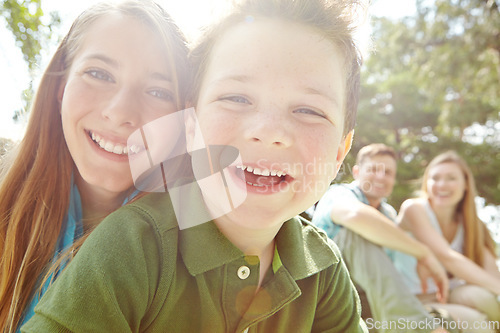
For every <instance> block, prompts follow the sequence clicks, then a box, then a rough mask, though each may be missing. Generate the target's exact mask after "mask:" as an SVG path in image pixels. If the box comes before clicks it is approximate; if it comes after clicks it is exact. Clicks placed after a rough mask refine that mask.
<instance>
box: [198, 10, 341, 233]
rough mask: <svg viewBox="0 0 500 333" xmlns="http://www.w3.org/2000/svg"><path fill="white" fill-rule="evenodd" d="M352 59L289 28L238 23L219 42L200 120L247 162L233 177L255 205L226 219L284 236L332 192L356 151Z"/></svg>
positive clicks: (210, 135) (206, 133)
mask: <svg viewBox="0 0 500 333" xmlns="http://www.w3.org/2000/svg"><path fill="white" fill-rule="evenodd" d="M344 60H345V58H344V56H343V55H342V52H341V51H340V50H339V49H338V48H337V47H336V46H335V45H333V43H331V42H330V41H328V40H326V39H325V38H323V37H322V36H321V35H320V34H318V33H317V32H316V31H314V30H312V29H309V28H307V27H305V26H302V25H298V24H294V23H289V22H286V21H281V20H264V21H254V22H253V23H248V24H240V25H237V26H235V27H232V28H231V29H229V30H228V31H227V32H225V33H224V35H223V36H221V37H220V38H219V40H218V42H217V43H216V45H215V46H214V47H213V48H212V51H211V55H210V59H209V63H208V65H207V70H206V73H205V75H204V77H203V79H202V82H201V88H200V93H199V98H198V104H197V106H196V112H197V116H198V121H199V123H200V127H201V132H202V135H203V138H204V140H205V143H206V144H217V145H229V146H234V147H236V148H237V149H238V150H239V152H240V154H241V158H242V164H241V165H237V166H233V167H232V168H231V167H230V168H229V174H230V176H231V179H232V181H234V183H235V184H236V185H237V186H240V187H242V188H245V189H246V192H247V198H246V200H245V201H244V203H243V204H242V205H240V206H239V207H237V208H236V209H234V210H233V211H232V212H231V213H229V214H228V215H227V216H225V217H224V219H228V221H230V222H231V223H233V224H234V223H236V224H239V225H241V226H242V227H246V228H262V227H266V226H270V225H271V226H274V227H275V228H278V227H279V226H281V223H282V222H283V221H285V220H287V219H289V218H291V217H292V216H294V215H296V214H298V213H300V212H301V211H303V210H305V209H307V208H308V207H310V206H311V205H312V204H314V202H316V201H317V200H318V199H319V198H320V197H321V195H322V194H323V193H324V192H325V191H326V190H327V188H328V186H329V184H330V182H331V180H333V178H334V177H335V175H336V173H337V171H338V168H339V167H340V164H341V163H342V161H343V159H344V157H345V154H346V153H347V151H348V148H349V144H350V140H349V139H348V140H347V144H346V140H344V139H343V137H342V133H343V123H344V105H345V98H346V88H345V85H346V74H345V64H344ZM193 162H194V163H196V161H193ZM241 169H243V170H244V172H241V171H240V172H237V170H241ZM208 199H210V198H208Z"/></svg>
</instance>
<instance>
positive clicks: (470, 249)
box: [422, 151, 496, 266]
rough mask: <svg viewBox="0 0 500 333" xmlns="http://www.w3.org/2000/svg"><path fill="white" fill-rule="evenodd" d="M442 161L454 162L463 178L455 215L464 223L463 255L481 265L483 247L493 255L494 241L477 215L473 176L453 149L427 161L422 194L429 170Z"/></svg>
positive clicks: (426, 192)
mask: <svg viewBox="0 0 500 333" xmlns="http://www.w3.org/2000/svg"><path fill="white" fill-rule="evenodd" d="M442 163H455V164H456V165H457V166H458V167H459V168H460V170H462V173H463V175H464V178H465V191H464V196H463V198H462V200H461V201H460V202H459V203H458V205H457V208H456V209H457V215H458V216H460V217H461V218H462V221H463V225H464V234H465V236H464V238H465V239H464V255H465V256H466V257H467V258H469V259H470V260H472V261H474V262H475V263H476V264H478V265H480V266H482V265H483V261H484V248H485V247H486V248H487V249H488V250H489V251H491V253H492V254H493V256H496V254H495V247H496V244H495V241H494V240H493V238H492V237H491V234H490V233H489V231H488V228H487V227H486V225H485V224H484V223H483V222H482V221H481V220H480V219H479V217H478V216H477V210H476V202H475V198H476V196H477V190H476V184H475V181H474V176H473V174H472V171H471V170H470V168H469V166H468V165H467V163H466V162H465V161H464V159H463V158H461V157H460V156H459V155H458V154H457V153H456V152H454V151H447V152H444V153H442V154H439V155H438V156H436V157H435V158H434V159H432V161H431V162H430V163H429V165H428V166H427V168H426V169H425V172H424V177H423V180H422V194H423V195H425V196H426V197H428V188H427V180H428V178H429V170H430V169H431V168H433V167H434V166H436V165H438V164H442Z"/></svg>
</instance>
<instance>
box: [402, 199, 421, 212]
mask: <svg viewBox="0 0 500 333" xmlns="http://www.w3.org/2000/svg"><path fill="white" fill-rule="evenodd" d="M426 205H427V199H425V198H411V199H406V200H405V201H404V202H403V203H402V204H401V211H402V212H404V211H408V210H417V211H420V210H422V209H425V207H426Z"/></svg>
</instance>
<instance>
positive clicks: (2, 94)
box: [0, 0, 415, 140]
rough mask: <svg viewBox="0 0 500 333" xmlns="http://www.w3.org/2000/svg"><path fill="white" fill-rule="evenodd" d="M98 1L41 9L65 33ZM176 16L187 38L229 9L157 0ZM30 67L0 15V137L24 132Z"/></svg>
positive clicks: (393, 9)
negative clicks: (56, 18) (19, 116)
mask: <svg viewBox="0 0 500 333" xmlns="http://www.w3.org/2000/svg"><path fill="white" fill-rule="evenodd" d="M96 2H98V0H87V1H77V0H42V1H41V3H42V9H43V11H44V13H46V14H48V13H49V12H51V11H58V12H59V14H60V17H61V19H62V23H61V27H60V29H59V30H58V31H57V33H58V34H59V35H60V36H63V35H64V34H65V33H66V32H67V31H68V30H69V27H70V25H71V23H72V22H73V20H74V19H75V18H76V16H77V15H78V14H79V13H80V12H81V11H83V10H84V9H85V8H87V7H88V6H90V5H91V4H93V3H96ZM157 2H158V3H159V4H161V5H162V6H163V7H164V8H165V9H166V10H167V11H168V12H169V13H170V14H171V15H172V17H173V18H174V20H175V21H176V22H177V24H178V25H179V26H180V27H181V29H182V30H183V31H184V33H185V34H186V36H187V37H188V39H192V38H195V37H196V33H197V31H198V30H199V28H200V27H202V26H203V25H206V24H209V23H210V22H211V20H213V19H214V18H216V17H217V16H218V15H219V14H220V13H223V12H224V10H225V9H226V8H227V0H182V1H179V0H157ZM414 12H415V0H373V3H372V5H371V6H370V13H371V15H375V16H389V17H392V18H399V17H402V16H408V15H412V14H413V13H414ZM56 47H57V45H56V43H55V42H54V43H52V44H51V45H50V46H49V47H48V48H45V49H44V50H43V51H42V57H41V63H40V64H37V69H36V73H35V80H34V82H33V87H34V88H35V90H36V87H37V85H38V80H39V78H40V76H41V74H42V72H43V70H44V69H45V67H46V66H47V64H48V61H49V60H50V57H51V56H52V54H53V53H54V52H55V49H56ZM29 83H30V77H29V73H28V66H27V64H26V62H25V61H24V60H23V55H22V53H21V51H20V49H19V47H17V46H16V45H15V41H14V37H13V36H12V33H11V32H10V31H9V30H8V29H7V27H6V22H5V20H4V19H3V18H0V106H1V107H0V137H4V138H10V139H13V140H19V139H21V138H22V136H23V134H24V128H25V124H26V119H24V120H21V121H18V122H17V123H15V122H14V121H13V120H12V116H13V115H14V110H18V109H21V108H22V106H23V103H22V98H21V94H22V92H23V90H24V89H26V88H27V87H28V86H29Z"/></svg>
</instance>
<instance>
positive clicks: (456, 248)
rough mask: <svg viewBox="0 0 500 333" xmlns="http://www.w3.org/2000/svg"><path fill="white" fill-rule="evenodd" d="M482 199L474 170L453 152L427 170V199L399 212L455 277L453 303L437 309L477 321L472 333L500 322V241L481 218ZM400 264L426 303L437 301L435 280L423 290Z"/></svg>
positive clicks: (409, 203) (409, 202)
mask: <svg viewBox="0 0 500 333" xmlns="http://www.w3.org/2000/svg"><path fill="white" fill-rule="evenodd" d="M476 195H477V191H476V186H475V183H474V178H473V175H472V172H471V170H470V169H469V167H468V165H467V164H466V162H465V161H464V160H463V159H462V158H461V157H460V156H459V155H458V154H457V153H455V152H453V151H448V152H445V153H442V154H440V155H438V156H436V157H435V158H434V159H433V160H432V161H431V162H430V163H429V165H428V166H427V168H426V169H425V173H424V177H423V183H422V196H421V197H420V198H415V199H408V200H406V201H405V202H404V203H403V204H402V206H401V210H400V213H399V222H400V226H401V227H402V228H404V229H406V230H408V231H410V232H411V233H412V234H413V235H414V236H415V238H416V239H418V240H419V241H421V242H423V243H425V244H426V245H427V246H428V247H429V248H430V249H431V251H433V252H434V254H435V255H436V257H437V258H438V259H439V261H440V262H441V263H442V265H443V266H444V267H445V269H446V270H447V271H448V273H449V274H450V275H451V276H452V280H451V283H450V296H449V304H445V305H443V304H439V305H437V307H438V308H442V309H445V310H448V311H449V312H450V313H451V314H452V316H454V317H455V318H456V319H460V320H466V321H469V322H471V325H469V331H470V328H472V326H473V324H472V322H474V321H478V320H485V318H484V314H485V315H486V316H487V318H488V319H489V320H492V321H498V320H500V304H499V302H498V295H500V272H499V269H498V267H497V265H496V255H495V253H496V252H495V242H494V241H493V239H492V237H491V235H490V233H489V232H488V229H487V227H486V225H485V224H484V223H483V222H482V221H481V220H480V219H479V218H478V216H477V213H476V205H475V201H474V199H475V197H476ZM399 258H401V257H399ZM399 261H400V262H399V263H398V265H396V266H398V267H399V268H400V271H401V273H402V274H403V275H404V276H405V277H406V278H407V281H409V283H410V286H411V288H412V290H414V292H415V293H417V294H420V295H419V297H420V298H421V300H422V301H423V302H424V303H432V302H434V301H435V300H434V299H433V297H432V296H431V293H432V292H435V286H434V285H433V284H432V283H431V282H432V281H429V285H428V288H427V290H421V289H420V287H419V285H418V283H415V281H418V279H417V280H415V277H414V276H412V275H414V269H413V270H412V269H408V267H405V265H403V264H402V262H401V260H399ZM412 281H413V283H412ZM481 314H483V315H482V316H481ZM464 331H466V330H464ZM472 331H474V332H484V331H483V330H478V331H475V330H472ZM486 331H488V330H486Z"/></svg>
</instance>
